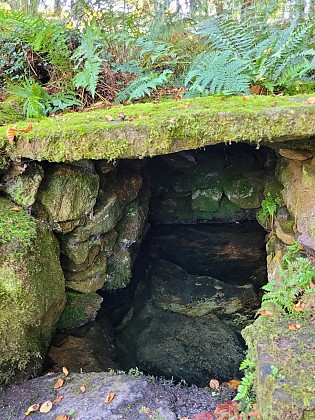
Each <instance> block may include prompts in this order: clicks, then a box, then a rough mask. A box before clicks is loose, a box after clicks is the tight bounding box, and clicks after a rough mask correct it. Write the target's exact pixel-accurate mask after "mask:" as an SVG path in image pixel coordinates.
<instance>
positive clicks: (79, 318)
mask: <svg viewBox="0 0 315 420" xmlns="http://www.w3.org/2000/svg"><path fill="white" fill-rule="evenodd" d="M66 295H67V303H66V307H65V309H64V311H63V313H62V314H61V316H60V318H59V321H58V326H59V328H61V329H66V328H72V327H75V326H78V325H84V324H85V323H86V322H88V320H89V317H88V314H87V312H86V309H85V305H86V302H87V299H88V298H89V294H84V293H75V292H67V294H66ZM92 295H94V293H93V294H92Z"/></svg>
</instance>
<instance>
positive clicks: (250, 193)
mask: <svg viewBox="0 0 315 420" xmlns="http://www.w3.org/2000/svg"><path fill="white" fill-rule="evenodd" d="M234 146H235V147H234ZM234 146H233V145H232V146H224V145H219V146H212V147H209V148H206V150H200V151H189V152H179V153H176V154H173V155H167V156H165V157H161V158H157V159H156V161H155V162H154V164H152V166H151V182H152V194H153V199H152V220H153V221H155V222H157V223H174V222H175V223H176V222H177V223H179V222H198V221H200V222H203V221H214V222H230V221H238V220H250V219H254V218H255V214H256V209H257V208H259V207H260V203H261V200H262V199H263V197H264V188H265V185H266V182H267V180H268V173H269V172H270V170H272V169H273V168H274V165H275V155H274V153H273V152H272V151H271V150H270V149H267V148H262V149H261V150H259V152H258V153H256V151H255V150H254V149H253V148H252V147H250V146H248V145H245V144H244V145H243V146H241V145H234ZM271 178H272V177H271ZM272 179H274V177H273V178H272ZM270 181H271V179H270Z"/></svg>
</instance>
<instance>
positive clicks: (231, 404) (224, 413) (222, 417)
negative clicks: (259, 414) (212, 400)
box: [214, 400, 240, 420]
mask: <svg viewBox="0 0 315 420" xmlns="http://www.w3.org/2000/svg"><path fill="white" fill-rule="evenodd" d="M239 414H240V412H239V409H238V404H237V402H236V401H231V400H230V401H226V402H225V403H222V404H219V405H218V406H217V408H216V409H215V410H214V415H215V416H217V418H218V420H229V419H230V418H233V419H235V420H236V419H238V418H239Z"/></svg>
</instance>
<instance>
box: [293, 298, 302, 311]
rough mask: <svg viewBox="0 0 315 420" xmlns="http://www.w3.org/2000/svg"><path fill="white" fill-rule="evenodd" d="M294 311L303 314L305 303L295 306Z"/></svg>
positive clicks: (300, 302)
mask: <svg viewBox="0 0 315 420" xmlns="http://www.w3.org/2000/svg"><path fill="white" fill-rule="evenodd" d="M293 309H294V310H295V311H297V312H301V311H303V310H304V302H302V301H301V300H300V301H299V302H298V303H297V304H296V305H294V306H293Z"/></svg>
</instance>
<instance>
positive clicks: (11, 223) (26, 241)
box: [0, 198, 36, 253]
mask: <svg viewBox="0 0 315 420" xmlns="http://www.w3.org/2000/svg"><path fill="white" fill-rule="evenodd" d="M0 209H1V211H0V246H1V245H6V246H7V247H8V248H9V249H10V250H11V251H13V252H15V253H18V252H23V251H24V250H25V249H27V248H28V247H29V246H30V245H31V241H32V239H33V238H34V237H35V236H36V222H35V220H34V218H32V217H31V216H30V215H29V214H28V213H26V212H25V211H24V210H23V209H22V208H19V207H16V206H15V205H14V203H12V202H11V201H9V200H5V199H4V198H0Z"/></svg>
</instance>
